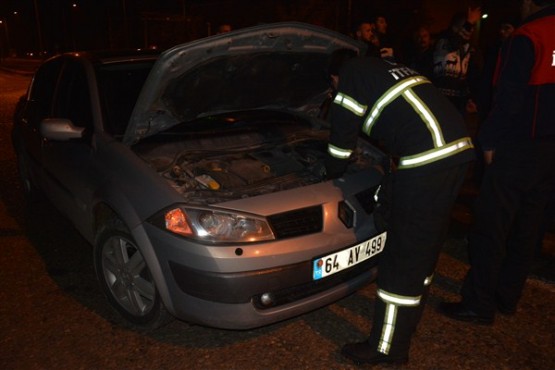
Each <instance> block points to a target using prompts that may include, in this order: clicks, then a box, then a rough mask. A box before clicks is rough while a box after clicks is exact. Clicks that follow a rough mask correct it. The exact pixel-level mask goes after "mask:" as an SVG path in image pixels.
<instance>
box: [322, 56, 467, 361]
mask: <svg viewBox="0 0 555 370" xmlns="http://www.w3.org/2000/svg"><path fill="white" fill-rule="evenodd" d="M332 60H333V57H332ZM330 65H334V64H333V63H330ZM336 70H337V69H336ZM334 73H335V72H334V71H333V70H330V74H332V77H334V76H333V74H334ZM332 81H336V82H337V94H336V95H335V98H334V100H333V103H332V104H331V107H330V114H329V122H330V125H331V133H330V141H329V144H328V158H327V161H326V173H327V177H328V179H337V178H339V177H341V176H343V174H344V173H345V170H346V168H347V166H348V163H349V158H350V157H351V154H352V152H353V150H354V148H355V146H356V142H357V139H358V137H359V134H361V133H364V134H365V135H367V136H369V137H370V138H371V139H374V140H376V141H377V142H380V143H381V145H382V147H383V148H384V150H385V151H387V153H388V154H389V155H390V156H391V157H392V158H393V162H395V163H396V165H395V166H394V168H395V169H394V170H390V168H387V169H386V171H387V172H388V173H387V174H386V175H385V178H384V180H383V182H382V184H381V190H380V192H379V198H380V207H379V208H382V206H383V205H384V204H385V205H389V207H390V208H389V209H385V210H383V208H382V210H381V211H380V212H379V213H380V217H378V215H377V213H378V212H375V213H374V217H375V223H376V227H377V228H378V229H380V230H383V228H384V226H385V225H386V228H385V229H386V230H387V242H386V245H385V249H384V250H383V252H382V253H381V255H380V261H379V266H378V268H379V274H378V279H377V286H378V289H377V296H378V298H377V299H376V302H375V309H374V317H373V320H372V330H371V332H370V337H369V338H368V340H366V341H363V342H360V343H349V344H346V345H345V346H344V347H343V348H342V354H343V355H344V356H345V357H347V358H349V359H351V360H353V361H354V362H356V363H359V364H363V363H364V364H381V363H405V362H407V361H408V356H409V347H410V342H411V338H412V336H413V334H414V332H415V331H416V327H417V325H418V322H419V321H420V318H421V315H422V312H423V309H424V305H425V302H426V297H427V292H428V290H429V287H430V284H431V282H432V278H433V274H434V270H435V266H436V263H437V259H438V256H439V252H440V249H441V246H442V245H443V243H444V241H445V238H446V235H447V229H448V226H449V219H450V217H449V215H450V213H451V208H452V206H453V204H454V203H455V200H456V198H457V196H458V190H459V188H460V186H461V184H462V182H463V180H464V177H465V173H466V171H467V167H468V162H470V161H471V160H472V159H473V158H474V151H473V150H472V142H471V139H470V137H468V133H467V130H466V127H465V125H464V121H463V119H462V117H461V116H460V114H458V112H457V111H456V109H455V108H454V107H453V105H452V104H450V103H449V101H448V100H447V99H446V98H445V97H444V96H443V95H442V94H441V93H440V92H439V91H438V90H437V89H436V88H435V87H434V86H433V85H432V84H431V83H430V81H429V80H428V79H427V78H425V77H423V76H421V75H419V74H418V73H417V72H415V71H414V70H411V69H410V68H408V67H406V66H404V65H402V64H398V63H395V62H392V61H390V60H387V59H384V58H377V57H359V58H350V59H347V60H346V61H345V62H344V64H343V65H342V67H341V68H339V75H338V76H335V78H332ZM334 181H341V180H340V179H337V180H334ZM384 195H385V197H386V199H385V201H384V200H383V197H384ZM389 195H391V197H389ZM382 219H383V220H385V222H381V220H382ZM377 221H378V222H377Z"/></svg>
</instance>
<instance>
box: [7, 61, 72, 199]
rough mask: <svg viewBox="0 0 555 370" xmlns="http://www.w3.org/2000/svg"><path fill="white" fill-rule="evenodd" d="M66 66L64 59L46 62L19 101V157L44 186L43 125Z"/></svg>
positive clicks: (16, 120) (16, 125) (16, 118)
mask: <svg viewBox="0 0 555 370" xmlns="http://www.w3.org/2000/svg"><path fill="white" fill-rule="evenodd" d="M62 67H63V60H62V59H61V58H57V59H51V60H49V61H47V62H45V63H44V64H42V65H41V66H40V68H39V69H38V70H37V72H36V73H35V75H34V77H33V80H32V82H31V85H30V88H29V91H28V93H27V96H23V97H22V98H21V99H20V100H19V102H18V105H17V107H16V110H15V116H14V145H15V147H16V150H17V153H18V157H19V158H18V160H20V161H23V163H24V168H25V171H27V172H28V176H30V178H31V179H32V181H33V183H36V184H38V185H39V187H40V188H42V187H43V181H44V177H43V175H44V173H43V171H42V169H43V167H42V137H41V135H40V133H39V124H40V122H41V121H42V120H43V119H45V118H48V117H50V116H51V111H52V101H53V99H54V93H55V91H56V85H57V83H58V79H59V76H60V73H61V70H62ZM20 171H21V169H20Z"/></svg>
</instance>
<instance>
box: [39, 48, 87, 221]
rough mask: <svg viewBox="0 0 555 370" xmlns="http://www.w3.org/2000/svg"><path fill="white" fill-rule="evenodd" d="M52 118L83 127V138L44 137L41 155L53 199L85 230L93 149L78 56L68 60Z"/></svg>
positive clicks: (84, 79)
mask: <svg viewBox="0 0 555 370" xmlns="http://www.w3.org/2000/svg"><path fill="white" fill-rule="evenodd" d="M51 118H53V119H66V120H69V122H71V124H72V125H74V126H76V127H80V128H83V129H84V134H83V137H82V138H78V139H70V140H55V139H54V140H49V139H46V138H43V140H42V147H41V156H42V161H43V170H44V173H45V179H46V181H45V183H46V184H45V186H46V187H47V188H48V193H49V195H50V198H51V200H52V202H53V203H55V205H56V206H57V208H58V209H60V210H61V211H62V212H63V213H64V214H66V215H67V216H68V217H69V218H70V219H71V220H72V222H73V223H74V224H75V226H76V227H77V228H78V229H79V230H81V231H83V229H82V228H83V227H84V225H87V224H89V221H90V210H89V204H90V199H91V197H92V192H93V184H94V180H93V179H98V174H97V173H96V171H95V170H94V169H93V168H95V166H93V165H92V163H93V162H94V149H93V146H92V141H91V138H92V136H93V134H94V133H93V113H92V105H91V89H90V86H89V82H88V78H87V73H86V68H85V65H84V64H83V63H81V62H80V61H79V60H77V59H68V60H66V62H65V64H64V67H63V69H62V72H61V75H60V78H59V80H58V85H57V87H56V93H55V95H54V99H53V101H52V112H51Z"/></svg>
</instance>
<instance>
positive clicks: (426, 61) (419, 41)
mask: <svg viewBox="0 0 555 370" xmlns="http://www.w3.org/2000/svg"><path fill="white" fill-rule="evenodd" d="M411 41H412V45H411V46H410V48H409V51H408V53H407V56H406V58H407V65H408V66H409V67H410V68H412V69H414V70H416V71H418V72H419V73H420V74H422V75H423V76H426V77H428V78H429V79H432V75H433V51H434V50H433V47H434V41H433V39H432V35H431V33H430V29H429V28H428V27H427V26H419V27H418V28H417V29H416V31H414V33H413V37H412V40H411Z"/></svg>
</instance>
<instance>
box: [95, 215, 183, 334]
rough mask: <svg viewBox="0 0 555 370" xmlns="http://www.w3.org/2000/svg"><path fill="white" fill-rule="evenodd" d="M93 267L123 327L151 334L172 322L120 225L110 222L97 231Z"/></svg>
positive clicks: (132, 242)
mask: <svg viewBox="0 0 555 370" xmlns="http://www.w3.org/2000/svg"><path fill="white" fill-rule="evenodd" d="M94 265H95V271H96V276H97V278H98V281H99V283H100V285H101V287H102V290H103V291H104V294H105V295H106V297H107V299H108V301H109V302H110V304H111V305H112V306H113V307H114V308H115V309H116V310H117V311H118V312H119V313H120V315H121V316H123V318H124V319H125V320H126V322H125V323H124V324H125V325H126V326H130V327H132V328H134V329H139V330H152V329H157V328H159V327H161V326H164V325H166V324H167V323H169V322H170V321H172V319H173V317H172V316H171V315H170V314H169V313H168V311H167V310H166V308H165V307H164V304H163V302H162V300H161V299H160V296H159V294H158V290H157V288H156V284H155V282H154V279H153V278H152V275H151V273H150V269H149V268H148V265H147V264H146V261H145V259H144V257H143V254H142V253H141V251H140V250H139V248H138V247H137V245H136V243H135V241H134V240H133V237H132V236H131V234H130V233H129V231H128V230H127V228H126V227H125V226H124V225H123V223H122V222H121V221H119V220H111V221H109V222H107V223H105V224H104V225H103V226H102V227H101V228H100V230H99V232H98V233H97V238H96V243H95V247H94Z"/></svg>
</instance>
